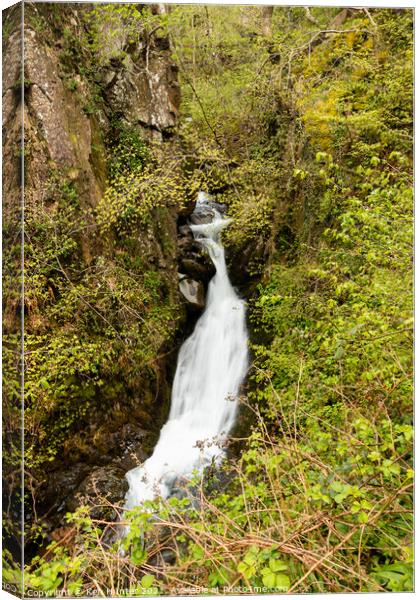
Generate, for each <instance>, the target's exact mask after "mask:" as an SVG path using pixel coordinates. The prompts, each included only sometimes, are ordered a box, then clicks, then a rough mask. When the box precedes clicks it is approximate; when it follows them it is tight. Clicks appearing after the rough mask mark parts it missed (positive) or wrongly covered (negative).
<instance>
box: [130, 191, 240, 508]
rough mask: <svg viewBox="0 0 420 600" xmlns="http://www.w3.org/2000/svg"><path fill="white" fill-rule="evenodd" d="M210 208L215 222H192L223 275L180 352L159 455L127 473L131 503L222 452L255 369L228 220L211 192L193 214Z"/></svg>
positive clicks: (161, 491)
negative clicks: (228, 248) (230, 258)
mask: <svg viewBox="0 0 420 600" xmlns="http://www.w3.org/2000/svg"><path fill="white" fill-rule="evenodd" d="M203 210H204V211H206V212H207V213H208V212H209V211H210V213H211V214H212V221H211V223H205V224H200V225H190V227H191V230H192V232H193V235H194V237H195V239H196V240H199V241H200V242H201V243H202V244H203V246H204V247H205V248H206V249H207V251H208V253H209V255H210V257H211V259H212V261H213V263H214V265H215V267H216V274H215V276H214V277H213V279H212V280H211V281H210V284H209V289H208V292H207V301H206V308H205V311H204V313H203V314H202V316H201V317H200V319H199V320H198V321H197V324H196V326H195V329H194V332H193V333H192V335H191V336H190V337H189V338H188V339H187V340H186V341H185V342H184V344H183V345H182V347H181V350H180V352H179V357H178V364H177V369H176V374H175V379H174V383H173V388H172V400H171V409H170V414H169V418H168V421H167V422H166V424H165V425H164V426H163V427H162V429H161V432H160V437H159V440H158V443H157V444H156V446H155V449H154V452H153V454H152V456H151V457H150V458H149V459H148V460H147V461H146V462H145V463H144V464H143V465H141V466H139V467H136V468H135V469H132V470H131V471H128V473H127V474H126V478H127V480H128V483H129V489H128V492H127V494H126V497H125V508H126V509H130V508H133V507H134V506H137V505H139V504H142V502H143V501H145V500H152V499H153V498H155V497H156V496H162V497H164V498H166V497H168V496H169V495H170V494H171V489H172V486H173V484H174V482H175V481H176V480H178V479H180V478H185V477H187V478H188V476H190V475H192V473H193V472H194V471H196V470H198V471H199V472H200V471H201V470H202V469H204V468H205V467H206V466H208V465H209V464H211V463H212V462H213V461H216V462H218V461H220V459H221V458H222V457H223V453H224V451H223V449H222V447H221V446H222V444H221V442H223V441H224V440H225V439H226V437H227V435H228V433H229V431H230V429H231V428H232V425H233V424H234V422H235V416H236V411H237V404H238V402H237V394H238V392H239V388H240V385H241V383H242V381H243V379H244V377H245V375H246V372H247V369H248V343H247V342H248V334H247V329H246V323H245V303H244V301H243V300H241V299H240V298H239V297H238V296H237V294H236V292H235V290H234V289H233V287H232V285H231V283H230V281H229V277H228V274H227V270H226V262H225V252H224V248H223V245H222V242H221V239H220V232H221V231H222V229H223V228H224V227H225V226H226V225H228V224H229V222H230V220H229V219H226V218H224V217H223V216H222V215H221V214H220V212H219V211H218V210H217V209H216V208H215V207H214V205H212V204H211V203H210V202H209V200H208V199H207V197H206V196H205V194H203V193H202V192H201V193H200V195H199V199H198V202H197V207H196V209H195V211H194V213H193V214H195V215H200V212H203Z"/></svg>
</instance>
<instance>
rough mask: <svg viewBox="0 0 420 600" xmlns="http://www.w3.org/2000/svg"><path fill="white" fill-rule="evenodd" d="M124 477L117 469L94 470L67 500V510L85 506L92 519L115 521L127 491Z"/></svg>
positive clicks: (103, 468) (101, 468)
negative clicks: (87, 507)
mask: <svg viewBox="0 0 420 600" xmlns="http://www.w3.org/2000/svg"><path fill="white" fill-rule="evenodd" d="M124 475H125V473H124V471H123V470H122V469H119V468H118V467H111V466H106V467H98V468H97V469H94V470H93V471H91V472H90V473H89V475H88V476H87V477H86V478H85V479H84V480H83V481H82V482H81V483H80V485H79V486H78V487H77V489H76V491H75V492H74V494H72V495H71V496H70V497H69V498H68V499H67V503H66V505H67V509H68V510H69V511H72V512H73V511H75V510H76V509H77V508H78V507H79V506H83V505H86V506H89V508H90V511H89V512H90V516H91V517H92V518H94V519H109V520H113V519H115V518H116V517H117V515H118V513H119V511H118V508H119V507H120V506H121V505H122V502H123V500H124V496H125V493H126V491H127V489H128V483H127V480H126V479H125V477H124Z"/></svg>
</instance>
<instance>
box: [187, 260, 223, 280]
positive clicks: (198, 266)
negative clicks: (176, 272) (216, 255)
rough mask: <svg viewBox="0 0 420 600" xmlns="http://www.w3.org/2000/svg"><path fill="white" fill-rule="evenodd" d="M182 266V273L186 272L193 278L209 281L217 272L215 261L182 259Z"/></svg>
mask: <svg viewBox="0 0 420 600" xmlns="http://www.w3.org/2000/svg"><path fill="white" fill-rule="evenodd" d="M180 268H181V271H182V273H186V274H187V275H188V276H189V277H190V278H191V279H195V280H198V281H204V282H206V283H207V282H208V281H209V279H210V278H211V277H213V275H214V274H215V272H216V269H215V267H214V265H213V263H210V264H209V263H208V262H206V263H205V264H204V263H200V262H197V261H196V260H192V259H191V258H184V259H181V262H180Z"/></svg>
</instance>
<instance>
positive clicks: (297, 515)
mask: <svg viewBox="0 0 420 600" xmlns="http://www.w3.org/2000/svg"><path fill="white" fill-rule="evenodd" d="M259 10H260V9H259V7H206V6H204V5H203V6H179V7H174V10H173V12H172V13H170V14H169V15H166V16H165V17H162V16H155V15H151V13H149V12H147V11H146V12H147V14H146V13H144V14H143V13H140V12H139V11H138V9H137V7H135V6H134V5H119V6H118V7H117V6H113V7H111V5H109V6H108V5H104V6H100V7H98V8H95V9H94V11H93V12H92V13H90V14H89V16H88V19H87V22H86V25H87V27H88V30H89V31H90V36H91V38H90V42H89V44H90V50H89V51H91V52H92V53H96V54H97V55H98V57H99V58H98V64H105V63H106V61H109V60H110V59H111V58H113V59H116V60H120V61H122V62H123V63H124V61H127V56H128V48H127V47H124V44H123V43H122V42H121V40H119V39H116V38H117V34H114V33H113V32H114V31H117V30H118V27H120V25H121V23H124V24H125V26H126V28H127V32H128V34H127V35H128V39H130V36H132V40H135V39H138V36H140V35H141V36H144V40H145V43H146V46H147V44H148V43H149V42H150V40H149V38H148V35H149V33H150V31H151V30H152V29H154V28H156V27H160V28H162V31H168V32H169V34H170V36H171V40H172V43H173V51H174V56H175V58H176V60H177V61H178V64H179V66H180V69H181V73H180V77H181V83H182V91H183V105H182V111H181V112H182V114H181V124H180V127H179V135H180V139H181V151H180V148H179V146H176V145H175V144H174V145H170V144H169V145H168V148H167V150H159V149H157V148H155V147H153V146H152V145H146V144H145V143H144V142H143V140H142V139H141V138H140V137H139V136H138V134H137V133H136V132H135V131H134V130H128V129H124V128H123V127H122V126H121V123H120V124H119V130H120V133H119V136H117V137H116V139H115V140H114V141H113V142H112V143H110V142H109V147H108V148H107V150H108V152H109V173H108V174H109V182H108V183H109V185H108V187H107V189H106V191H105V194H104V196H103V198H102V200H101V202H100V203H99V206H98V207H97V209H96V211H95V213H94V214H93V213H92V211H91V210H89V209H86V210H85V207H83V209H84V210H81V208H82V207H81V205H80V199H79V197H78V196H79V195H78V193H77V189H76V186H75V185H74V184H73V183H72V182H71V181H70V180H69V178H66V177H64V178H59V179H58V180H57V179H55V180H54V181H55V182H56V183H58V185H55V186H51V187H54V189H55V190H56V192H55V193H54V194H52V196H51V198H50V200H49V201H48V202H47V204H46V206H45V207H42V210H41V209H40V208H39V207H32V206H31V204H30V202H29V205H28V214H27V218H28V233H29V234H30V243H29V245H28V261H29V262H28V267H29V268H28V274H29V275H28V284H27V288H28V296H27V298H28V307H27V308H28V318H29V319H32V322H33V323H35V325H36V327H38V333H37V335H36V336H34V337H33V338H32V337H30V338H28V344H29V346H28V349H29V352H30V354H29V355H28V370H29V374H30V375H31V378H30V381H28V393H29V398H30V405H29V412H28V419H29V421H30V422H31V423H32V424H33V426H34V429H36V427H38V430H36V431H35V438H37V439H38V441H36V440H35V442H34V444H35V443H39V444H40V443H41V442H42V441H44V443H45V440H46V439H47V434H48V427H51V422H52V419H53V417H55V416H56V415H57V414H59V415H60V419H61V420H60V422H62V423H63V424H64V426H63V429H62V430H60V429H59V427H58V426H57V429H54V440H55V441H54V442H51V441H50V440H48V444H47V445H46V447H45V448H44V449H43V452H42V453H41V454H40V455H39V456H41V459H40V462H42V460H44V461H48V460H49V457H52V459H54V456H56V455H57V454H58V452H59V449H60V448H63V447H64V448H66V447H68V441H69V440H71V441H72V442H73V441H74V438H73V439H72V435H74V436H75V438H76V439H77V440H78V442H79V443H81V440H80V438H77V437H76V433H77V426H78V424H79V423H80V422H81V421H83V420H84V419H86V418H87V415H88V412H89V411H90V410H95V407H96V409H97V407H98V405H99V402H100V403H101V408H102V406H109V405H112V403H113V401H114V399H115V397H116V395H117V394H119V393H121V390H123V392H124V394H125V395H126V398H130V397H135V396H136V394H137V393H139V385H141V384H142V383H143V382H144V381H148V382H149V381H150V379H153V373H154V370H155V369H156V360H157V358H156V357H158V356H159V355H160V353H161V351H162V348H163V347H164V345H165V344H166V343H168V341H169V340H170V339H171V336H173V333H174V330H175V328H176V323H177V320H178V318H179V310H178V304H177V299H176V293H175V292H174V290H175V289H176V281H175V280H172V279H171V275H170V274H169V272H168V271H165V272H163V271H162V270H161V269H160V268H159V267H158V266H157V265H156V264H155V263H154V262H153V260H151V257H153V256H154V257H156V255H157V254H158V253H159V252H160V249H162V248H163V249H164V250H165V252H168V254H170V252H171V251H172V248H171V240H170V239H169V238H168V236H167V232H166V230H167V228H169V223H170V219H171V217H170V211H171V210H172V209H173V207H180V206H182V205H183V203H184V202H185V201H186V200H190V199H191V198H194V197H195V194H196V191H197V190H198V189H204V190H207V191H209V192H210V193H211V194H213V195H214V196H215V197H216V199H217V200H219V201H220V202H224V203H226V204H227V206H228V212H229V214H230V215H231V216H232V217H233V223H232V225H231V227H230V228H229V229H228V230H226V232H225V234H224V235H225V242H226V246H227V248H228V250H229V252H230V253H232V255H233V256H234V257H237V256H239V257H240V256H241V255H242V254H244V253H246V252H249V249H250V248H251V252H250V253H251V254H255V256H254V257H253V259H252V260H250V261H249V262H248V263H247V265H248V266H247V268H248V272H249V274H250V275H254V274H260V275H261V276H262V278H261V283H260V285H259V286H258V288H257V289H256V290H255V295H254V296H253V297H252V298H250V299H249V301H250V302H249V303H250V325H251V334H252V340H253V343H252V355H253V366H252V371H251V375H250V382H249V393H248V401H247V402H245V403H246V404H249V406H248V408H247V410H248V411H249V412H250V414H252V415H253V416H254V419H253V426H252V431H251V432H250V434H249V436H248V437H247V439H246V440H245V441H244V440H243V439H242V445H241V453H240V456H236V458H235V456H234V454H233V453H232V455H231V456H230V458H229V459H228V460H226V463H225V465H224V466H223V467H222V470H224V471H225V473H224V475H225V476H226V477H223V478H221V479H223V481H224V483H223V487H222V486H221V485H217V484H215V482H214V478H212V477H211V473H210V474H209V473H206V474H202V475H196V476H195V477H194V478H193V481H192V482H191V483H190V485H189V486H186V489H185V490H184V491H185V497H184V498H182V499H179V498H171V499H169V500H168V501H166V502H164V501H162V500H157V501H156V502H154V503H150V504H148V505H147V506H145V507H142V508H141V509H136V510H135V511H133V512H132V513H131V514H129V515H124V519H127V521H128V522H129V523H128V525H129V531H128V534H127V536H126V537H125V539H124V541H123V542H122V547H123V553H121V548H120V544H118V543H115V544H114V545H113V544H109V543H108V542H106V543H104V541H103V537H102V536H103V535H104V533H103V532H104V524H103V523H102V524H100V526H99V524H98V523H95V522H94V521H93V520H92V519H91V518H90V517H89V516H88V514H87V513H83V512H80V513H78V514H76V515H74V516H70V517H69V522H70V523H72V524H73V525H74V526H75V529H76V532H77V533H76V535H77V543H76V544H74V545H73V546H72V549H71V552H70V551H68V550H67V549H66V550H65V549H63V548H60V546H58V547H56V546H54V547H51V549H50V556H49V557H48V558H46V559H36V560H35V561H34V564H33V565H31V567H30V569H29V571H30V573H31V575H30V577H32V578H33V580H32V585H33V586H34V587H36V588H37V589H43V590H45V591H49V590H51V589H52V588H54V586H55V587H59V588H63V587H65V586H66V585H67V583H70V585H75V586H76V588H74V589H77V590H82V591H83V589H84V587H83V586H87V585H88V583H87V582H88V581H89V580H90V578H91V577H92V574H93V573H95V577H97V578H99V575H98V573H101V575H100V577H101V580H100V583H98V585H99V586H100V589H101V590H105V589H107V588H111V587H112V586H113V585H114V582H115V581H117V580H118V582H124V583H127V584H128V585H131V584H133V583H136V582H138V581H140V582H141V586H142V587H144V588H148V589H149V590H151V591H150V593H151V594H154V593H164V594H170V593H171V592H174V590H175V589H176V588H177V587H179V585H181V584H182V585H184V586H186V587H187V588H190V589H191V591H192V593H195V592H194V589H195V586H198V587H199V588H200V586H201V587H202V588H207V589H208V588H215V590H216V593H220V590H221V589H222V590H223V593H230V592H232V593H233V592H234V590H235V587H236V586H238V585H240V586H243V587H244V588H246V589H247V591H248V593H249V592H252V591H253V592H254V593H258V591H259V590H263V591H277V592H291V593H293V592H297V593H312V592H317V593H330V592H375V591H410V590H411V589H412V585H413V584H412V575H413V557H412V531H413V523H412V482H413V457H412V451H413V448H412V436H413V430H412V294H411V288H412V275H411V257H412V135H411V128H412V122H411V121H412V11H409V10H405V11H393V10H387V9H379V10H370V12H369V14H367V13H366V11H362V10H358V9H351V10H350V11H349V12H348V14H347V17H346V20H345V22H344V23H343V24H342V25H340V26H339V27H338V29H340V30H341V31H340V32H338V33H331V34H328V35H321V34H320V35H319V36H317V37H316V39H313V36H314V27H315V29H316V28H317V27H318V26H317V25H314V23H313V22H312V21H310V20H309V19H308V18H307V13H306V12H305V10H304V8H300V7H294V8H288V7H284V8H283V7H281V8H280V7H276V8H275V10H274V14H273V18H272V33H271V35H265V34H263V31H262V26H261V21H260V17H261V13H260V12H259ZM310 11H311V12H310V15H312V17H314V19H315V20H316V22H317V23H318V25H319V30H320V31H324V30H328V29H334V30H335V29H336V28H335V26H334V27H331V26H330V24H331V22H332V20H333V19H334V17H336V16H338V15H339V13H340V10H339V9H335V8H324V7H314V8H311V9H310ZM98 16H100V17H101V19H102V17H103V21H102V22H99V21H98V18H97V17H98ZM369 17H370V18H369ZM139 19H140V21H141V23H140V21H139ZM117 22H118V24H119V25H118V27H115V24H116V23H117ZM104 24H105V25H106V27H105V33H104V29H103V26H104ZM139 24H140V27H139ZM108 26H109V27H108ZM107 27H108V29H107ZM166 28H167V29H166ZM311 40H313V41H311ZM315 42H316V43H315ZM68 51H69V50H68ZM82 214H83V218H82V216H81V215H82ZM88 227H89V228H90V227H91V228H92V229H91V230H90V229H89V231H90V232H91V231H94V233H95V236H97V238H96V239H97V241H98V248H99V250H98V256H97V257H96V259H95V260H93V261H91V262H89V263H88V264H85V263H84V262H82V260H84V259H82V257H81V255H80V248H81V247H82V242H83V238H82V239H80V238H79V237H78V235H79V234H78V232H79V231H80V230H81V229H82V230H84V228H88ZM165 232H166V233H165ZM156 240H158V246H156V244H155V241H156ZM41 248H42V251H41ZM254 249H260V250H261V249H262V251H261V252H260V254H259V255H258V256H257V252H254ZM261 256H262V257H263V258H261ZM258 257H260V258H258ZM253 261H254V262H253ZM258 261H259V262H258ZM81 265H82V268H81ZM41 308H42V311H43V314H45V315H46V316H45V322H44V321H43V320H42V318H41V316H40V314H41ZM37 319H38V321H37ZM10 357H12V354H10ZM10 357H9V358H10ZM63 362H65V363H66V364H68V365H70V370H69V372H66V373H63V372H61V370H60V364H61V363H63ZM11 363H13V360H11ZM140 365H141V366H140ZM119 380H120V382H121V383H120V385H118V384H116V383H115V382H116V381H119ZM15 392H16V390H15ZM141 393H143V394H144V391H142V392H141ZM68 399H71V406H70V403H69V405H67V400H68ZM152 403H153V398H151V399H149V400H147V399H146V398H144V402H143V404H142V407H143V409H144V410H146V411H147V410H149V409H150V407H151V405H152ZM109 414H114V413H111V411H110V412H108V415H109ZM115 414H116V415H117V416H118V413H117V412H116V413H115ZM69 432H72V435H70V434H69ZM37 436H38V437H37ZM242 437H244V436H242ZM66 440H67V442H66ZM82 441H83V440H82ZM84 443H86V442H84ZM66 444H67V445H66ZM34 447H35V446H34ZM32 460H33V461H34V459H32ZM33 464H34V465H35V463H33ZM35 466H36V465H35ZM105 528H106V526H105ZM168 551H170V552H173V557H172V558H173V560H169V561H168V560H166V558H165V557H166V556H167V554H165V553H167V552H168ZM104 556H105V557H106V565H107V570H106V571H105V573H103V572H104V569H103V561H104ZM75 565H77V568H78V569H79V574H77V573H76V570H77V569H76V567H75ZM156 565H158V566H156ZM162 565H163V566H162ZM80 573H82V576H80ZM77 586H79V587H77ZM80 586H81V587H80ZM209 591H211V590H209ZM147 593H149V592H147Z"/></svg>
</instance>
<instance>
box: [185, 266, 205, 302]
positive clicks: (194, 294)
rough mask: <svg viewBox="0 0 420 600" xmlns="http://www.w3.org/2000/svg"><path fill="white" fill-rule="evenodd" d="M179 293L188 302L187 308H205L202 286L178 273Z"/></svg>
mask: <svg viewBox="0 0 420 600" xmlns="http://www.w3.org/2000/svg"><path fill="white" fill-rule="evenodd" d="M178 276H179V278H180V280H179V291H180V292H181V294H182V295H183V297H184V298H185V300H186V301H187V302H188V306H189V308H192V309H194V310H203V308H204V306H205V295H204V286H203V284H202V282H201V281H195V280H194V279H190V278H189V277H187V276H186V275H185V274H183V273H178Z"/></svg>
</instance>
